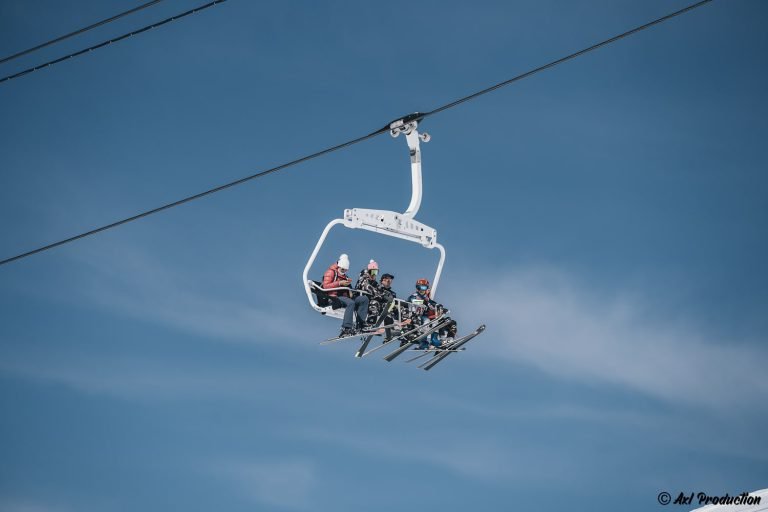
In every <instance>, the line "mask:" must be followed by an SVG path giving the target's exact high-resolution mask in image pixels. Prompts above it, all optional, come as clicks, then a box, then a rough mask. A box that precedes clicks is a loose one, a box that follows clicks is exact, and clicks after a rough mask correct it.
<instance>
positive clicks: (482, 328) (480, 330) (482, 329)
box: [477, 324, 485, 332]
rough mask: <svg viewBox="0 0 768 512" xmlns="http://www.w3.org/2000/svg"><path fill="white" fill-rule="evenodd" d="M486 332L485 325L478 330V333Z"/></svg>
mask: <svg viewBox="0 0 768 512" xmlns="http://www.w3.org/2000/svg"><path fill="white" fill-rule="evenodd" d="M484 330H485V324H483V325H481V326H480V327H478V328H477V332H483V331H484Z"/></svg>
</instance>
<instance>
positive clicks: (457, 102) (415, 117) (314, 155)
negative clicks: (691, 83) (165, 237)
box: [0, 0, 713, 265]
mask: <svg viewBox="0 0 768 512" xmlns="http://www.w3.org/2000/svg"><path fill="white" fill-rule="evenodd" d="M712 1H713V0H702V1H700V2H696V3H694V4H691V5H689V6H688V7H685V8H683V9H680V10H678V11H675V12H673V13H670V14H667V15H665V16H662V17H660V18H657V19H655V20H654V21H651V22H649V23H645V24H644V25H640V26H638V27H636V28H633V29H631V30H628V31H626V32H623V33H621V34H619V35H616V36H614V37H611V38H609V39H606V40H604V41H601V42H599V43H597V44H594V45H592V46H589V47H587V48H584V49H583V50H579V51H577V52H574V53H571V54H570V55H567V56H565V57H562V58H560V59H557V60H554V61H552V62H549V63H548V64H544V65H543V66H539V67H537V68H534V69H532V70H530V71H526V72H525V73H522V74H520V75H517V76H515V77H513V78H510V79H509V80H505V81H503V82H499V83H497V84H495V85H493V86H491V87H488V88H486V89H483V90H481V91H478V92H475V93H473V94H470V95H467V96H464V97H462V98H459V99H457V100H455V101H452V102H450V103H447V104H445V105H443V106H440V107H438V108H436V109H434V110H431V111H429V112H426V113H423V114H420V113H416V114H411V115H409V116H405V117H404V118H402V119H409V120H419V119H423V118H425V117H427V116H432V115H435V114H438V113H440V112H443V111H445V110H448V109H450V108H454V107H456V106H458V105H460V104H462V103H465V102H467V101H470V100H472V99H475V98H477V97H479V96H482V95H484V94H487V93H489V92H492V91H495V90H497V89H499V88H501V87H504V86H506V85H509V84H512V83H514V82H517V81H519V80H522V79H523V78H526V77H529V76H531V75H533V74H536V73H538V72H540V71H543V70H546V69H550V68H552V67H554V66H557V65H559V64H562V63H564V62H566V61H568V60H571V59H574V58H576V57H579V56H581V55H584V54H585V53H588V52H591V51H593V50H596V49H598V48H601V47H603V46H605V45H607V44H610V43H612V42H615V41H618V40H620V39H623V38H625V37H627V36H629V35H632V34H635V33H637V32H640V31H642V30H645V29H647V28H649V27H652V26H654V25H657V24H659V23H662V22H664V21H666V20H669V19H671V18H674V17H675V16H679V15H680V14H684V13H686V12H689V11H692V10H693V9H696V8H698V7H701V6H703V5H705V4H707V3H710V2H712ZM389 129H390V124H387V125H386V126H384V127H382V128H380V129H378V130H376V131H373V132H371V133H369V134H367V135H363V136H361V137H357V138H355V139H351V140H348V141H347V142H343V143H341V144H337V145H335V146H332V147H329V148H327V149H323V150H321V151H317V152H315V153H312V154H309V155H306V156H303V157H301V158H297V159H296V160H292V161H290V162H287V163H284V164H281V165H278V166H276V167H272V168H271V169H267V170H265V171H261V172H258V173H256V174H252V175H250V176H246V177H244V178H240V179H238V180H235V181H231V182H229V183H226V184H223V185H220V186H217V187H214V188H211V189H209V190H206V191H204V192H200V193H198V194H194V195H191V196H188V197H185V198H183V199H179V200H178V201H174V202H171V203H167V204H165V205H163V206H160V207H157V208H153V209H151V210H147V211H145V212H142V213H139V214H137V215H133V216H131V217H127V218H125V219H122V220H119V221H117V222H113V223H111V224H107V225H104V226H101V227H99V228H96V229H92V230H90V231H86V232H84V233H81V234H79V235H76V236H73V237H70V238H67V239H64V240H60V241H58V242H54V243H51V244H48V245H45V246H42V247H38V248H37V249H33V250H31V251H28V252H25V253H22V254H18V255H16V256H13V257H11V258H7V259H4V260H0V265H5V264H7V263H11V262H13V261H17V260H20V259H22V258H26V257H29V256H32V255H33V254H37V253H40V252H43V251H47V250H49V249H53V248H55V247H59V246H61V245H64V244H67V243H70V242H74V241H75V240H79V239H82V238H85V237H88V236H91V235H95V234H96V233H100V232H102V231H106V230H108V229H112V228H115V227H118V226H121V225H123V224H127V223H129V222H132V221H135V220H138V219H141V218H144V217H147V216H149V215H153V214H155V213H158V212H161V211H164V210H168V209H169V208H173V207H175V206H179V205H182V204H184V203H188V202H190V201H194V200H196V199H200V198H202V197H205V196H208V195H211V194H214V193H216V192H220V191H222V190H225V189H228V188H231V187H234V186H236V185H241V184H243V183H246V182H248V181H252V180H255V179H257V178H262V177H264V176H266V175H269V174H272V173H275V172H278V171H281V170H284V169H287V168H289V167H292V166H294V165H297V164H300V163H302V162H306V161H308V160H312V159H315V158H318V157H320V156H323V155H326V154H328V153H332V152H334V151H338V150H340V149H342V148H346V147H349V146H352V145H354V144H358V143H360V142H363V141H365V140H368V139H371V138H373V137H376V136H378V135H381V134H383V133H386V132H388V131H389Z"/></svg>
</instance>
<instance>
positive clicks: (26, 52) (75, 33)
mask: <svg viewBox="0 0 768 512" xmlns="http://www.w3.org/2000/svg"><path fill="white" fill-rule="evenodd" d="M162 1H163V0H152V1H151V2H147V3H144V4H141V5H138V6H136V7H134V8H133V9H128V10H127V11H125V12H121V13H120V14H115V15H114V16H110V17H109V18H105V19H103V20H101V21H97V22H96V23H93V24H92V25H88V26H87V27H83V28H79V29H77V30H75V31H73V32H70V33H69V34H64V35H63V36H59V37H56V38H54V39H51V40H50V41H46V42H44V43H41V44H39V45H37V46H33V47H32V48H27V49H26V50H22V51H20V52H18V53H14V54H13V55H9V56H7V57H3V58H2V59H0V64H3V63H5V62H8V61H10V60H13V59H18V58H19V57H22V56H24V55H29V54H30V53H32V52H36V51H37V50H41V49H43V48H45V47H47V46H50V45H52V44H56V43H60V42H61V41H64V40H65V39H69V38H70V37H75V36H79V35H80V34H83V33H85V32H88V31H89V30H93V29H94V28H97V27H101V26H102V25H106V24H107V23H111V22H113V21H117V20H119V19H120V18H123V17H125V16H128V15H129V14H133V13H135V12H139V11H141V10H143V9H146V8H147V7H152V6H153V5H155V4H158V3H160V2H162Z"/></svg>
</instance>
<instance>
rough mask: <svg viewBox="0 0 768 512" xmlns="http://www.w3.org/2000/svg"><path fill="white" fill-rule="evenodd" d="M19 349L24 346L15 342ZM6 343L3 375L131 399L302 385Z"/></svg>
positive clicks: (246, 393) (224, 370)
mask: <svg viewBox="0 0 768 512" xmlns="http://www.w3.org/2000/svg"><path fill="white" fill-rule="evenodd" d="M14 346H16V347H18V345H14ZM14 346H5V347H0V348H2V350H0V373H4V374H7V375H14V376H18V377H22V378H27V379H33V380H38V381H43V382H50V383H55V384H60V385H63V386H66V387H68V388H70V389H73V390H76V391H79V392H83V393H87V394H92V395H103V396H110V397H114V398H120V399H129V400H150V401H157V400H161V401H162V400H184V399H193V400H198V399H201V398H207V397H228V398H240V399H248V400H258V399H259V395H258V394H254V393H253V392H252V390H253V389H263V388H268V389H272V388H279V389H284V390H290V389H293V388H294V387H298V386H300V385H302V384H301V382H300V379H297V378H296V377H293V378H290V379H289V378H287V377H286V376H284V375H282V374H281V373H280V372H277V371H275V372H272V371H269V370H265V369H264V368H259V369H258V371H255V370H254V369H252V368H251V369H248V370H243V369H237V368H231V367H221V366H209V365H205V364H202V363H201V364H190V363H189V362H188V361H182V360H177V361H172V362H169V361H163V360H153V359H147V358H141V357H126V356H121V357H114V356H105V355H90V354H89V355H86V354H82V353H80V354H67V353H64V352H62V351H54V350H49V351H45V352H44V353H37V352H34V353H31V352H28V351H25V350H18V349H15V348H14Z"/></svg>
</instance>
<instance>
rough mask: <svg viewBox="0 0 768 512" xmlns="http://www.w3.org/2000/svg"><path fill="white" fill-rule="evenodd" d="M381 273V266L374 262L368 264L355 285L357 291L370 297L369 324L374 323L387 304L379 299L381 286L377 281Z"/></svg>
mask: <svg viewBox="0 0 768 512" xmlns="http://www.w3.org/2000/svg"><path fill="white" fill-rule="evenodd" d="M378 273H379V264H378V263H376V262H375V261H374V260H371V261H370V262H368V266H367V267H366V268H364V269H363V270H361V271H360V277H358V279H357V283H356V284H355V290H360V291H361V292H363V293H365V294H366V295H367V297H368V322H369V323H374V322H376V320H377V319H378V318H379V315H380V314H381V309H382V307H383V306H384V304H386V301H384V302H383V303H382V302H381V300H380V299H379V295H380V285H379V283H378V281H376V275H377V274H378Z"/></svg>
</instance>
